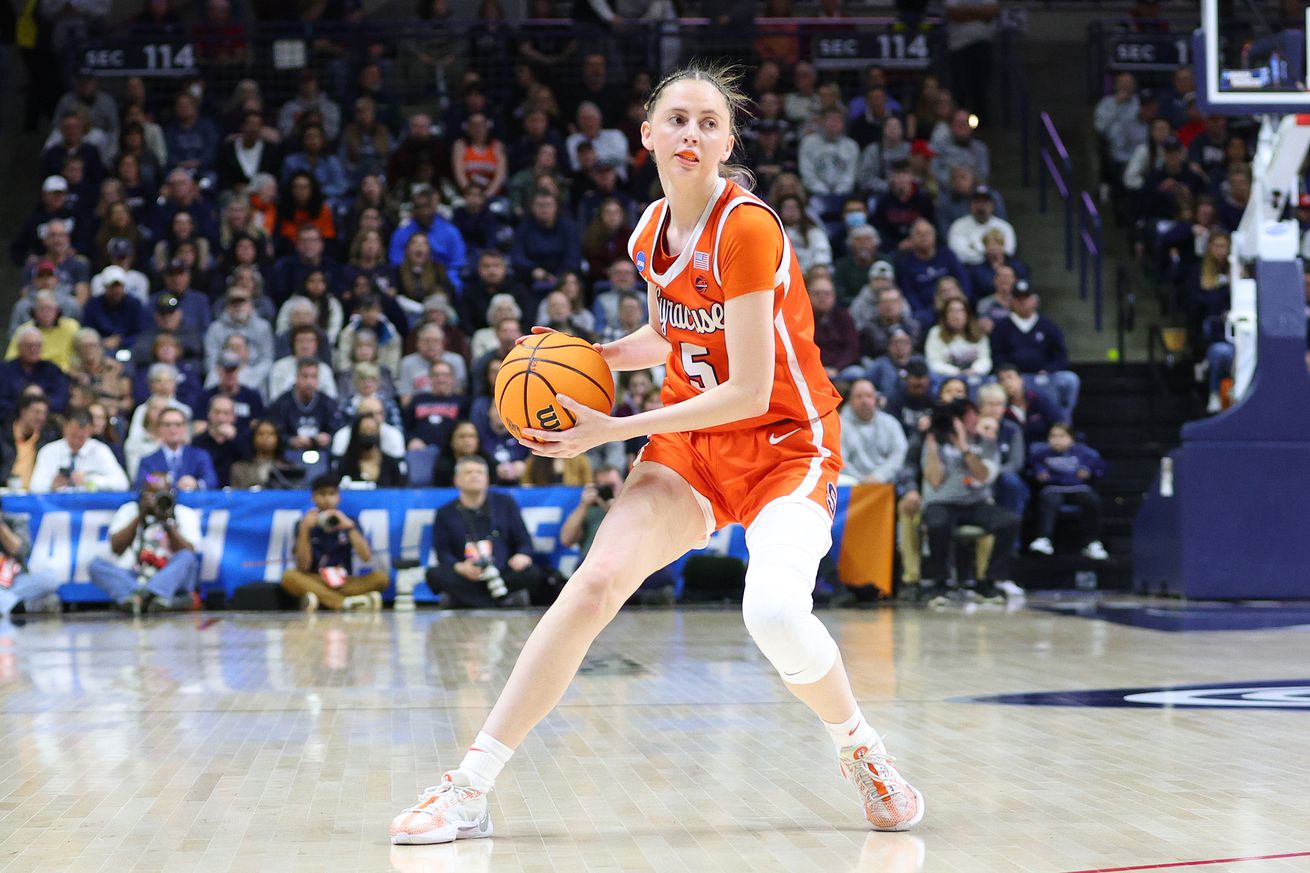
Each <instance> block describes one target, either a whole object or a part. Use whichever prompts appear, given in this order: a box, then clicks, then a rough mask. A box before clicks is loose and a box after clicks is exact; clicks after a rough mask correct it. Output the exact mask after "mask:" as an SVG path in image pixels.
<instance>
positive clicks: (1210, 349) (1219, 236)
mask: <svg viewBox="0 0 1310 873" xmlns="http://www.w3.org/2000/svg"><path fill="white" fill-rule="evenodd" d="M1231 254H1232V241H1231V239H1230V238H1229V236H1228V235H1227V234H1226V233H1223V232H1222V231H1215V232H1213V233H1211V234H1210V235H1209V237H1208V239H1207V240H1206V247H1205V255H1204V257H1202V258H1201V259H1200V260H1199V261H1195V260H1194V261H1191V262H1190V263H1189V264H1188V268H1187V272H1186V277H1185V279H1184V296H1183V308H1184V311H1185V313H1186V315H1187V327H1188V331H1189V333H1190V334H1191V336H1192V337H1194V346H1195V352H1196V355H1197V357H1202V356H1203V357H1204V358H1205V359H1206V362H1207V364H1208V365H1209V370H1210V373H1209V382H1210V397H1209V401H1208V403H1207V406H1206V411H1207V412H1210V413H1215V412H1219V411H1220V410H1221V409H1222V408H1223V403H1222V397H1221V392H1220V389H1221V387H1222V384H1223V380H1224V379H1227V378H1229V377H1231V376H1232V366H1233V344H1232V343H1231V342H1229V341H1228V339H1227V336H1226V328H1225V321H1226V316H1227V314H1228V309H1229V307H1230V306H1231V303H1232V300H1231V295H1232V289H1231V288H1230V287H1229V282H1230V281H1231V278H1230V269H1231V268H1230V264H1229V261H1230V259H1231Z"/></svg>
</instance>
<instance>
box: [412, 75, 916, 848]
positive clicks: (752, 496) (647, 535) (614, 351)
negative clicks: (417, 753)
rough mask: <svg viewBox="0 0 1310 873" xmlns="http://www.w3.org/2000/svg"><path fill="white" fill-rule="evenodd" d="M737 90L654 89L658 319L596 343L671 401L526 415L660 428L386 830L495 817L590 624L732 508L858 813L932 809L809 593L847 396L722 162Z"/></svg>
mask: <svg viewBox="0 0 1310 873" xmlns="http://www.w3.org/2000/svg"><path fill="white" fill-rule="evenodd" d="M744 102H745V98H744V97H743V96H742V95H741V93H740V92H739V91H738V90H737V88H736V84H735V81H734V79H733V78H732V77H730V76H728V75H726V74H725V73H724V72H723V71H722V70H718V69H704V68H699V67H690V68H687V69H683V70H679V71H677V72H675V73H673V74H672V75H670V76H669V77H668V78H666V79H665V80H664V81H663V82H662V83H661V84H660V85H659V87H657V88H656V89H655V90H654V91H653V92H652V93H651V96H650V99H649V101H648V102H647V104H646V111H647V120H646V122H644V123H643V124H642V126H641V138H642V145H643V146H644V147H645V148H646V149H648V150H649V151H650V152H652V153H653V155H654V161H655V164H656V167H657V168H658V170H659V175H660V182H661V183H662V186H663V190H664V192H665V197H664V198H663V199H661V200H657V201H656V202H655V203H653V204H651V206H650V207H649V208H648V209H647V210H646V213H645V214H644V215H643V216H642V219H641V221H640V222H639V223H638V225H637V229H636V231H634V232H633V234H632V238H631V240H630V241H629V243H628V253H629V255H630V256H631V257H632V259H633V261H634V263H635V264H636V267H637V271H638V272H640V273H641V274H642V276H643V277H644V278H645V279H646V282H647V289H648V290H647V300H648V307H649V312H650V320H649V323H648V324H647V325H645V326H643V327H641V328H640V329H638V330H636V331H634V332H633V333H631V334H629V335H628V336H626V337H624V338H622V339H620V340H617V341H615V342H612V343H609V344H606V345H604V346H598V349H599V350H600V352H601V354H602V355H604V357H605V360H606V361H607V362H608V363H609V365H610V367H612V368H613V369H615V370H638V369H646V368H649V367H654V366H656V365H658V364H663V365H664V366H665V370H666V376H665V381H664V386H663V388H662V391H661V399H662V401H663V403H662V404H661V405H660V406H659V408H650V409H647V410H645V411H643V412H640V413H637V414H635V415H631V416H627V417H623V418H616V417H612V416H609V415H606V414H603V413H599V412H595V411H593V410H591V409H588V408H586V407H583V406H581V405H580V404H578V403H576V402H574V401H573V400H571V399H569V398H563V397H562V398H560V402H561V403H562V404H563V405H564V406H566V407H567V408H568V409H569V410H570V411H571V412H572V413H573V415H574V416H575V417H576V419H577V424H576V425H575V426H574V427H572V428H570V429H568V430H564V431H560V432H548V431H538V430H525V431H524V434H525V436H526V437H527V438H528V439H529V440H535V441H536V442H527V443H525V445H528V446H529V448H531V449H533V450H534V451H535V452H536V453H538V454H540V455H545V456H546V457H551V458H572V457H576V456H577V455H580V454H582V453H584V452H586V451H588V450H589V449H592V448H594V447H596V446H599V445H602V444H604V443H608V442H613V441H617V440H626V439H629V438H633V437H636V436H639V435H644V434H650V435H651V438H650V442H648V443H647V444H646V446H645V447H644V448H643V449H642V451H641V453H640V454H639V455H638V457H637V461H636V463H635V464H634V465H633V468H632V473H631V474H630V475H629V477H628V480H627V482H626V483H625V484H624V486H623V490H622V491H621V492H620V493H619V495H618V496H617V498H616V499H615V500H614V503H613V504H612V505H611V506H610V508H609V510H608V512H607V513H606V516H605V521H604V523H603V524H602V525H601V527H600V529H599V531H598V532H597V534H596V538H595V540H594V541H593V543H592V546H591V548H590V549H589V550H588V552H587V556H586V558H585V559H584V560H583V562H582V565H581V566H580V567H579V568H578V570H577V571H576V572H575V573H574V574H573V576H572V577H571V578H570V579H569V581H568V584H567V585H565V586H564V589H563V591H562V592H561V593H560V596H559V599H558V600H557V601H556V602H555V604H554V605H553V606H552V607H551V608H550V609H549V610H548V611H547V612H546V614H545V615H544V616H543V617H542V619H541V621H540V623H538V625H537V627H536V628H535V629H534V630H533V632H532V635H531V636H530V637H529V638H528V641H527V642H526V643H525V644H524V647H523V652H522V654H521V655H520V657H519V660H518V662H517V663H516V664H515V666H514V670H513V672H512V673H511V674H510V678H509V681H508V682H507V683H506V686H505V689H504V690H503V691H502V692H501V695H500V699H499V700H498V701H497V702H496V705H495V707H494V708H493V709H492V711H491V714H490V715H489V716H488V718H487V720H486V722H485V723H484V725H483V728H482V731H481V732H480V733H479V734H478V735H477V738H476V739H475V740H474V743H473V745H472V746H470V747H469V749H468V752H467V753H466V754H465V757H464V760H463V762H462V763H461V764H460V765H459V767H458V768H456V769H455V770H453V771H450V772H448V773H446V774H445V776H444V777H443V779H442V781H441V783H440V784H439V785H437V786H434V787H432V788H430V789H426V790H425V791H424V792H423V794H422V796H421V797H420V799H419V802H418V804H416V805H415V806H413V807H411V808H410V809H407V810H405V811H404V812H402V813H401V814H400V815H399V816H397V817H396V819H395V820H394V821H393V822H392V825H391V840H392V842H393V843H397V844H411V843H437V842H449V841H451V840H454V839H460V838H469V837H481V836H488V835H490V833H491V830H492V828H491V822H490V819H489V816H488V812H487V793H488V792H489V791H490V790H491V788H492V786H493V784H494V781H495V778H496V776H497V775H499V773H500V770H501V768H502V767H503V766H504V765H505V763H506V762H508V760H509V758H510V756H511V755H512V754H513V752H514V749H515V748H516V747H517V746H518V745H519V744H520V743H522V742H523V740H524V739H525V738H526V736H527V734H528V732H529V731H530V730H531V729H532V728H533V726H534V725H536V724H537V722H539V721H540V720H541V719H542V718H544V717H545V716H546V715H547V714H548V713H549V712H550V711H551V709H553V708H554V707H555V705H556V704H557V703H558V702H559V700H560V698H561V697H562V696H563V695H564V692H565V690H567V688H568V685H569V683H570V682H571V681H572V679H573V676H574V674H575V673H576V672H577V669H578V667H579V666H580V665H581V663H582V659H583V657H584V655H586V652H587V649H588V648H589V647H590V646H591V643H592V641H593V640H594V639H595V638H596V636H597V635H598V634H599V633H600V631H601V630H603V629H604V627H605V626H606V625H607V624H608V623H609V622H610V620H611V619H613V618H614V616H615V615H616V614H617V613H618V611H619V607H621V606H622V605H623V603H624V602H625V601H626V600H627V599H628V597H629V596H630V595H631V594H632V593H633V592H634V591H636V590H637V588H638V586H639V585H640V584H641V582H642V581H643V580H644V579H645V578H646V577H647V576H649V575H650V574H651V573H653V572H655V571H656V570H658V569H660V568H662V567H664V566H665V565H667V564H669V563H670V562H672V561H673V560H675V559H676V558H678V557H679V556H681V555H682V554H683V553H684V552H686V551H687V550H688V549H692V548H700V547H703V546H704V545H706V543H707V542H708V541H709V537H710V534H712V533H713V532H714V531H715V530H716V529H718V528H719V527H722V526H724V525H726V524H729V523H733V522H737V523H741V524H743V525H745V526H746V546H747V548H748V550H749V551H750V555H751V561H750V564H749V567H748V569H747V574H746V589H745V594H744V596H743V599H742V612H743V617H744V618H745V623H746V627H747V630H748V631H749V632H750V634H751V636H752V637H753V638H754V640H755V642H756V644H757V645H758V646H759V647H760V649H761V651H762V652H763V653H764V655H765V657H767V658H768V659H769V660H770V661H771V662H772V664H773V666H774V668H775V669H776V670H777V671H778V673H779V674H780V675H781V676H782V679H783V681H784V684H785V685H786V687H787V689H788V690H789V691H790V692H791V693H792V694H793V695H795V696H796V697H797V698H799V699H800V700H801V701H802V702H803V703H805V704H806V705H807V706H809V707H810V709H811V710H812V711H813V712H814V713H815V715H817V716H818V717H819V718H820V719H821V720H822V721H823V722H824V724H825V726H826V728H827V730H828V733H829V735H830V736H831V737H832V740H833V744H834V745H835V746H836V748H837V752H838V758H839V762H840V765H841V768H842V772H843V773H845V774H846V776H847V777H848V778H849V779H850V780H851V781H852V782H853V783H854V784H855V786H856V788H857V789H858V791H859V793H860V795H861V798H862V800H863V803H864V814H865V817H866V818H867V819H868V820H869V823H870V824H871V825H872V826H873V827H874V828H875V829H878V830H903V829H905V828H908V827H911V826H913V825H914V824H916V823H918V821H919V820H920V819H921V818H922V817H923V810H924V805H923V797H922V795H920V794H919V792H918V791H916V790H915V789H914V788H912V787H911V786H910V784H909V783H908V782H906V781H905V780H904V778H902V777H901V775H900V774H899V773H898V772H897V770H896V768H895V766H894V765H893V764H892V763H891V759H890V758H889V757H888V755H887V753H886V750H885V749H884V747H883V744H882V740H881V738H880V737H879V736H878V734H877V733H876V732H875V731H874V730H873V729H872V727H870V726H869V723H868V722H867V721H866V720H865V719H864V716H863V715H862V713H861V712H860V708H859V706H858V704H857V703H856V702H855V697H854V694H853V693H852V691H851V686H850V681H849V680H848V678H847V675H846V669H845V667H844V665H843V664H842V660H841V655H840V653H839V652H838V650H837V644H836V643H835V642H834V641H833V639H832V637H831V636H830V635H829V634H828V631H827V630H826V629H825V628H824V626H823V624H822V623H821V622H820V621H819V620H818V619H817V618H816V617H815V616H814V615H813V613H812V611H811V610H812V607H813V602H812V599H811V593H812V591H813V588H814V580H815V576H816V573H817V569H818V564H819V560H820V559H821V558H822V557H823V556H824V555H825V554H826V553H827V552H828V550H829V548H830V546H831V524H832V516H833V513H834V511H835V508H836V499H837V489H836V477H837V472H838V470H839V469H840V468H841V457H840V453H839V449H840V429H839V428H840V426H839V420H838V416H837V406H838V404H839V402H840V399H841V398H840V397H839V396H838V395H837V392H836V391H835V390H834V389H833V387H832V385H831V383H830V382H829V381H828V379H827V376H826V374H825V372H824V369H823V365H822V363H821V362H820V360H819V350H818V347H817V346H816V345H815V344H814V320H813V315H812V313H811V311H810V305H809V299H808V295H807V294H806V292H805V283H804V279H803V277H802V275H801V272H800V268H799V266H798V264H797V262H796V257H795V255H794V254H793V253H792V251H791V247H790V244H789V242H788V240H787V236H786V234H785V233H784V232H783V229H782V224H781V222H780V221H779V219H778V216H777V215H776V214H775V213H774V212H773V211H772V210H771V209H770V208H769V207H768V206H767V205H766V204H765V203H764V201H762V200H760V199H759V198H758V197H756V196H755V195H753V194H751V193H750V192H749V191H748V190H746V189H745V188H743V187H742V186H741V185H740V184H739V183H738V182H736V181H734V180H732V179H727V178H724V175H723V173H722V172H721V171H724V170H726V171H727V173H729V174H733V173H735V172H736V171H735V170H734V169H733V168H731V167H725V166H724V165H725V164H726V162H727V161H728V159H729V158H730V156H731V155H732V151H733V147H734V145H735V143H736V127H735V124H734V120H733V119H734V114H735V112H736V110H737V109H738V108H739V107H741V106H742V104H743V103H744ZM537 330H540V328H538V329H537ZM543 443H544V445H543ZM766 753H767V751H766V750H763V749H759V750H755V754H760V755H764V754H766Z"/></svg>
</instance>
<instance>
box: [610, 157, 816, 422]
mask: <svg viewBox="0 0 1310 873" xmlns="http://www.w3.org/2000/svg"><path fill="white" fill-rule="evenodd" d="M668 218H669V213H668V205H667V202H666V200H665V199H664V198H661V199H659V200H656V201H655V202H654V203H652V204H651V205H650V206H649V207H648V208H647V209H646V212H645V213H644V214H643V215H642V217H641V220H640V221H639V222H637V228H636V230H634V231H633V232H632V237H631V238H630V239H629V240H628V255H629V256H630V257H631V258H632V261H633V263H634V264H636V266H637V272H638V273H640V274H641V275H642V277H643V278H645V280H646V281H647V283H649V285H650V286H651V287H653V288H654V293H655V312H654V313H653V314H654V316H655V318H656V321H655V323H654V324H653V325H652V326H653V327H654V328H655V329H656V330H658V331H659V332H660V334H661V335H662V336H663V337H664V338H665V339H667V340H668V341H669V345H670V349H669V357H668V360H667V362H666V373H667V375H666V376H665V379H664V387H663V389H662V390H661V392H660V396H661V398H662V399H663V401H664V403H665V405H668V404H672V403H678V402H679V401H682V400H686V399H688V398H690V397H694V396H695V395H696V394H697V393H699V392H701V391H706V390H708V389H710V388H713V387H714V386H715V385H717V384H719V383H720V382H723V381H726V380H727V379H728V377H729V373H728V348H727V343H726V338H725V335H724V332H723V331H724V303H725V302H726V301H727V300H728V298H730V297H739V296H741V295H744V294H750V293H752V292H755V291H766V290H770V289H771V290H772V291H773V330H774V352H773V391H772V394H771V396H770V400H769V408H768V410H767V411H766V412H765V413H764V414H763V415H760V416H757V417H756V418H752V419H747V420H745V421H736V422H731V423H729V424H724V425H719V426H717V427H712V428H706V431H709V432H712V431H729V430H741V429H745V428H751V427H759V426H763V425H768V424H772V423H774V422H777V421H783V420H791V421H814V420H816V419H819V418H822V417H823V416H824V415H826V414H827V413H829V412H831V411H832V410H833V409H836V408H837V406H838V404H840V403H841V397H840V396H839V395H838V394H837V391H836V389H834V388H833V387H832V383H831V382H830V381H829V380H828V374H827V372H826V371H825V370H824V369H823V364H822V362H821V361H820V360H819V348H818V346H816V345H815V344H814V314H813V312H812V310H811V309H810V298H809V295H808V293H807V292H806V290H805V280H804V278H803V277H802V275H801V269H800V265H799V264H798V263H797V262H796V255H795V254H794V253H793V252H792V249H791V244H790V242H789V241H788V240H787V234H786V233H784V232H783V229H782V221H781V220H780V219H779V218H778V216H777V214H776V213H775V212H774V211H773V210H772V209H770V208H769V206H768V204H766V203H765V202H764V201H763V200H761V199H760V198H758V197H756V196H755V195H754V194H752V193H751V192H749V191H747V190H746V189H745V188H742V187H741V186H740V185H738V184H737V183H736V182H733V181H729V180H726V179H720V180H719V182H718V185H717V186H716V187H715V190H714V195H713V196H712V197H711V198H710V202H709V203H708V204H707V205H706V207H705V211H704V212H703V213H702V214H701V217H700V221H699V222H698V223H697V225H696V228H695V230H694V231H693V232H692V234H691V238H690V239H689V241H688V242H687V244H686V245H685V246H684V247H683V249H682V252H681V253H680V254H679V255H678V256H677V257H676V258H672V257H670V256H669V255H668V254H667V249H666V246H665V244H664V241H663V239H664V228H665V225H666V223H667V221H668Z"/></svg>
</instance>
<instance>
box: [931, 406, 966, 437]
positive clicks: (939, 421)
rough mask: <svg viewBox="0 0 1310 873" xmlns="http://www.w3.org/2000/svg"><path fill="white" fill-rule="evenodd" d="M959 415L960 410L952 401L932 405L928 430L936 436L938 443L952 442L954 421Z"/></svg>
mask: <svg viewBox="0 0 1310 873" xmlns="http://www.w3.org/2000/svg"><path fill="white" fill-rule="evenodd" d="M960 417H961V416H960V410H959V409H958V408H957V407H956V404H954V403H944V404H941V405H939V406H934V407H933V410H932V423H931V424H930V425H929V427H928V431H929V433H931V434H932V435H933V436H934V437H936V438H937V442H938V443H939V444H945V443H950V442H953V441H954V440H955V422H956V421H957V420H959V419H960Z"/></svg>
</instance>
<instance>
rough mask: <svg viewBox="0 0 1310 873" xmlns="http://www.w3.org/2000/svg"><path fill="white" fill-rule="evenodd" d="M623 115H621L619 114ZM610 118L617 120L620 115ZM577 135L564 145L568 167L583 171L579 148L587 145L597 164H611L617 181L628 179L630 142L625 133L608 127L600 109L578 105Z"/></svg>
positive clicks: (587, 102) (587, 104)
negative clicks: (567, 157)
mask: <svg viewBox="0 0 1310 873" xmlns="http://www.w3.org/2000/svg"><path fill="white" fill-rule="evenodd" d="M620 114H621V113H620ZM611 117H614V118H617V117H619V115H618V114H614V115H612V116H611ZM575 120H576V128H577V132H576V133H573V134H570V135H569V137H568V139H566V140H565V141H564V148H565V150H566V151H567V152H568V156H569V165H570V166H571V167H572V168H573V169H574V171H577V170H579V169H581V168H582V164H581V162H580V161H579V159H578V148H579V147H580V146H581V145H582V144H583V143H587V144H588V145H590V146H591V147H592V148H593V149H594V150H595V153H596V161H597V162H601V161H608V162H610V163H612V164H613V165H614V168H615V173H617V174H618V177H619V178H620V179H621V180H623V181H627V178H628V138H627V137H625V136H624V135H623V133H622V131H619V130H615V129H613V128H607V127H605V123H604V122H605V116H604V114H603V113H602V111H601V109H600V107H599V106H597V105H596V104H595V103H593V102H591V101H590V100H586V101H583V102H582V103H580V104H579V105H578V109H577V114H576V116H575Z"/></svg>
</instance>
